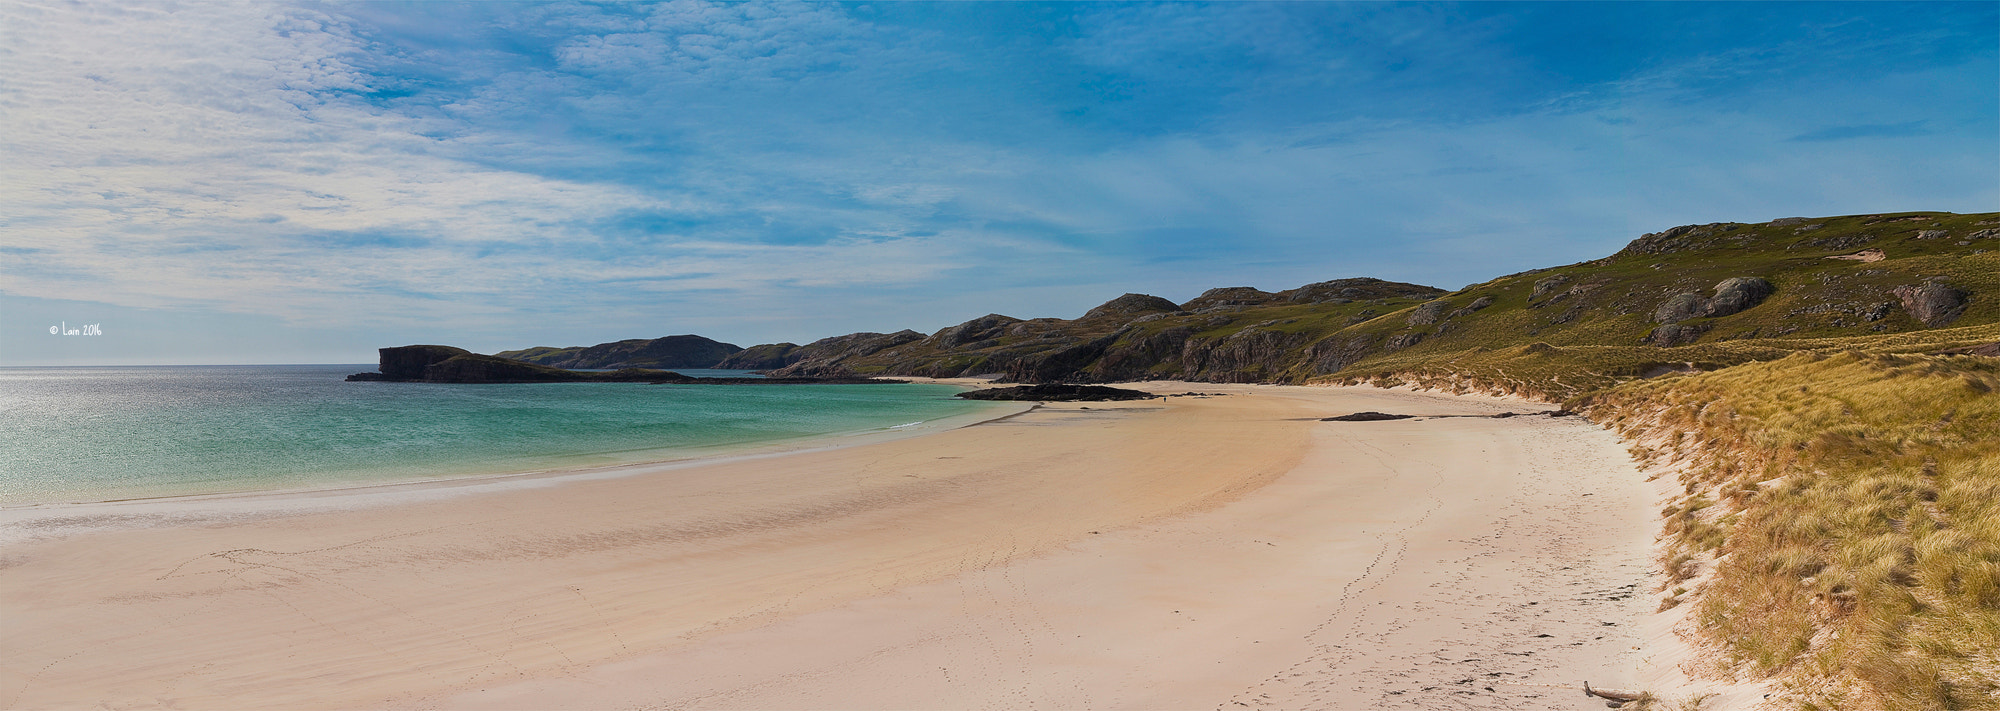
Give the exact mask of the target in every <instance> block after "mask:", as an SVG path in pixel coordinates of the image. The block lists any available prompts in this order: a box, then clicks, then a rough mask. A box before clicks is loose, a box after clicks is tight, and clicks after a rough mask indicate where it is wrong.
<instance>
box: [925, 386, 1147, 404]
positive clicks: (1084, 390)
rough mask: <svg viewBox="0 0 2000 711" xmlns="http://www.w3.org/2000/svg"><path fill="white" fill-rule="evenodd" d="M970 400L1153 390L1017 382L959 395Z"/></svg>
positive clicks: (1085, 398)
mask: <svg viewBox="0 0 2000 711" xmlns="http://www.w3.org/2000/svg"><path fill="white" fill-rule="evenodd" d="M958 397H962V398H965V399H967V400H1022V401H1034V402H1097V401H1102V400H1151V399H1153V398H1155V397H1159V396H1157V395H1154V394H1152V393H1149V392H1143V391H1139V390H1127V389H1125V388H1113V387H1106V386H1103V385H1064V384H1045V385H1017V386H1014V387H1011V388H990V389H986V390H972V391H968V392H962V393H959V394H958Z"/></svg>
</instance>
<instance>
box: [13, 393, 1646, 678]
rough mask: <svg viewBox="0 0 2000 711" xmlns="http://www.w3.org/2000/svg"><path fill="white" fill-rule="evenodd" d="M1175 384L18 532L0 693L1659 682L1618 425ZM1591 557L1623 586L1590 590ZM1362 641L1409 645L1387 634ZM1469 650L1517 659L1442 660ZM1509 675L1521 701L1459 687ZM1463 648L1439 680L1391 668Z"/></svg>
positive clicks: (1382, 396)
mask: <svg viewBox="0 0 2000 711" xmlns="http://www.w3.org/2000/svg"><path fill="white" fill-rule="evenodd" d="M1140 386H1141V387H1142V388H1144V389H1147V390H1150V391H1152V392H1156V393H1162V394H1166V393H1181V392H1184V391H1189V390H1193V391H1199V392H1220V393H1229V394H1227V395H1222V396H1217V397H1191V398H1180V397H1175V398H1169V399H1166V400H1148V401H1136V402H1129V403H1064V404H1061V405H1060V406H1051V407H1046V408H1041V409H1036V410H1033V411H1032V412H1027V411H1023V412H1017V413H1014V414H1012V415H1007V416H1004V417H1001V418H993V419H988V420H986V421H984V422H982V423H980V424H978V425H974V426H965V427H960V428H957V429H952V430H948V431H941V432H933V433H929V434H927V435H926V436H922V437H900V438H894V439H890V440H888V441H883V442H871V443H862V444H857V445H854V446H839V447H834V448H828V449H823V450H814V451H803V452H784V453H773V454H769V455H763V456H758V457H754V458H744V459H736V460H729V461H704V462H699V463H692V464H688V465H685V466H678V467H671V468H667V469H663V470H661V471H656V472H634V473H630V474H626V475H623V476H618V477H609V478H600V479H579V478H575V477H570V478H559V479H556V480H553V482H552V483H549V484H547V485H544V486H536V487H522V488H518V489H513V490H499V491H484V492H476V493H466V492H459V493H460V494H462V495H454V496H450V497H444V498H439V499H435V500H426V499H424V497H416V496H411V497H406V499H405V500H402V501H397V502H392V503H390V504H389V505H384V506H374V507H366V508H347V509H340V510H317V511H304V512H287V511H267V512H265V513H263V514H260V515H257V516H231V515H219V516H217V517H214V518H211V519H208V520H203V521H198V522H172V521H167V522H164V523H163V525H159V526H156V527H152V528H148V529H146V530H107V531H98V532H81V531H72V532H69V533H65V534H63V537H60V538H48V539H43V540H39V541H36V542H33V543H30V544H27V545H22V546H13V547H10V550H9V556H8V558H7V560H6V561H4V566H5V567H4V569H6V570H8V571H9V572H8V575H6V576H0V610H4V611H5V612H6V615H7V617H8V618H9V619H10V620H13V621H18V622H16V623H14V624H10V627H11V628H12V629H10V636H11V637H12V639H11V640H10V642H9V644H8V645H7V646H6V648H5V649H0V699H5V700H6V703H7V705H10V706H24V707H29V708H41V707H61V706H72V705H79V704H82V705H94V704H98V703H110V704H113V705H118V704H123V703H143V704H148V705H166V704H167V703H168V702H173V703H181V704H185V705H194V706H201V707H258V706H264V707H269V706H274V705H277V706H287V707H302V708H305V707H311V708H352V707H371V708H440V707H464V708H523V707H538V708H559V707H570V708H604V707H629V706H645V707H676V706H699V707H717V708H720V707H730V706H737V707H762V708H774V707H810V706H828V705H834V706H849V707H899V706H900V707H908V706H911V705H919V706H936V707H969V706H978V705H987V704H992V703H1002V704H1006V705H1016V706H1018V705H1022V704H1023V703H1026V704H1028V705H1032V704H1035V703H1059V704H1060V703H1067V704H1068V705H1071V706H1075V705H1078V704H1083V705H1089V706H1111V707H1147V706H1152V707H1157V706H1159V705H1161V704H1166V705H1169V706H1176V707H1179V706H1186V705H1189V704H1188V703H1185V702H1186V701H1187V700H1188V699H1193V698H1204V699H1209V700H1212V701H1213V703H1209V702H1206V701H1204V702H1202V703H1198V704H1195V705H1222V704H1225V703H1228V702H1230V700H1231V699H1236V700H1238V701H1240V702H1242V703H1244V704H1245V705H1251V706H1257V705H1269V704H1276V705H1277V706H1287V705H1301V704H1303V705H1311V704H1312V703H1324V702H1326V701H1328V700H1331V699H1345V700H1346V703H1351V704H1359V705H1367V706H1382V707H1394V706H1396V705H1399V704H1405V703H1406V702H1408V703H1415V702H1417V701H1418V700H1419V699H1422V698H1431V697H1435V699H1436V700H1439V701H1443V700H1445V699H1446V698H1449V699H1451V700H1453V702H1454V703H1459V704H1460V705H1464V706H1466V707H1469V708H1504V707H1508V706H1507V704H1514V705H1516V706H1518V705H1519V704H1521V703H1529V704H1542V705H1544V706H1546V705H1547V704H1548V703H1549V702H1550V701H1551V699H1550V698H1549V696H1548V695H1549V694H1551V693H1552V692H1553V690H1552V689H1547V688H1543V687H1541V686H1535V685H1536V684H1546V685H1550V686H1566V687H1569V688H1570V689H1572V691H1566V692H1563V693H1574V694H1575V697H1576V698H1577V699H1578V700H1580V701H1581V700H1583V698H1584V697H1582V695H1581V693H1580V692H1575V691H1573V689H1574V686H1572V685H1573V684H1575V683H1576V682H1579V681H1583V680H1586V679H1585V678H1557V677H1558V676H1560V675H1562V674H1566V673H1568V672H1571V671H1574V672H1578V673H1583V672H1589V673H1593V674H1598V673H1601V674H1605V675H1606V676H1601V677H1594V678H1588V679H1587V680H1589V681H1592V682H1593V683H1596V684H1599V685H1602V686H1618V685H1627V684H1630V683H1632V682H1636V681H1638V680H1639V679H1638V678H1637V676H1636V675H1637V672H1638V665H1639V664H1640V660H1639V658H1638V657H1637V656H1635V654H1634V652H1636V651H1638V650H1632V649H1625V650H1624V651H1617V650H1618V649H1621V648H1619V647H1617V646H1616V645H1621V644H1622V645H1624V646H1625V647H1637V646H1639V644H1640V641H1639V640H1638V639H1637V638H1636V637H1634V636H1633V635H1635V634H1636V633H1637V632H1638V628H1639V625H1638V624H1636V623H1637V622H1638V621H1639V619H1640V618H1641V617H1643V613H1650V612H1651V606H1650V604H1649V603H1650V596H1649V595H1647V594H1645V593H1646V592H1648V591H1646V590H1641V591H1640V594H1637V595H1633V594H1630V593H1631V590H1633V589H1635V588H1636V587H1638V586H1641V585H1643V584H1644V583H1645V581H1646V579H1647V576H1648V575H1649V574H1650V573H1649V572H1648V571H1649V570H1650V565H1649V564H1648V559H1649V557H1650V553H1651V548H1650V543H1651V535H1652V532H1653V530H1652V525H1653V519H1652V516H1651V512H1650V511H1649V509H1650V507H1651V500H1650V498H1649V497H1648V496H1647V495H1645V494H1644V493H1643V492H1642V489H1643V487H1644V484H1643V482H1641V481H1639V477H1637V476H1631V475H1632V474H1634V473H1635V471H1634V470H1633V468H1632V465H1631V463H1630V462H1629V461H1628V460H1626V459H1625V457H1624V455H1623V451H1622V447H1621V445H1620V444H1619V443H1618V441H1617V439H1616V438H1615V437H1613V436H1611V435H1610V434H1609V433H1608V432H1605V431H1603V430H1602V429H1600V428H1597V427H1595V426H1594V425H1588V424H1587V423H1582V422H1578V421H1576V420H1573V419H1568V418H1564V419H1562V420H1556V419H1551V418H1519V417H1517V418H1507V419H1488V418H1417V419H1412V420H1403V421H1394V422H1363V423H1339V422H1319V421H1318V418H1319V417H1325V416H1330V415H1338V414H1345V413H1346V412H1351V411H1358V410H1362V409H1375V410H1384V409H1387V410H1391V411H1393V409H1394V408H1398V407H1400V408H1403V411H1405V412H1411V413H1421V412H1431V413H1437V412H1441V411H1442V410H1441V409H1440V406H1441V405H1443V404H1446V403H1449V404H1450V407H1449V408H1448V409H1449V410H1451V411H1464V410H1471V411H1476V412H1488V413H1491V412H1499V411H1503V410H1508V409H1518V408H1519V407H1520V405H1521V404H1523V403H1525V402H1526V401H1524V400H1519V399H1497V398H1485V397H1477V396H1444V395H1433V394H1423V393H1410V392H1398V391H1390V390H1380V389H1375V388H1325V387H1295V386H1269V385H1218V384H1214V383H1144V384H1140ZM1022 405H1023V407H1022V409H1023V410H1026V404H1025V403H1024V404H1022ZM1482 450H1490V451H1482ZM666 471H671V472H672V474H670V475H669V474H666V473H665V472H666ZM1621 482H1623V483H1621ZM556 483H560V485H556ZM1626 484H1629V486H1626ZM1586 489H1589V490H1586ZM1585 496H1595V497H1608V498H1595V499H1585V498H1582V497H1585ZM1614 500H1615V501H1614ZM155 523H161V522H157V521H156V522H155ZM1607 527H1608V528H1607ZM1607 530H1615V531H1622V533H1618V534H1617V535H1613V536H1610V537H1608V538H1606V537H1605V536H1604V535H1600V534H1603V533H1604V532H1605V531H1607ZM1605 551H1611V553H1609V554H1607V553H1605ZM1550 556H1555V557H1553V558H1551V557H1550ZM1613 559H1616V560H1613ZM1579 577H1583V578H1585V580H1586V581H1588V582H1590V583H1591V587H1590V590H1591V591H1596V592H1592V594H1589V595H1577V594H1574V593H1578V592H1584V591H1579V590H1570V589H1568V587H1569V584H1572V583H1578V582H1582V581H1578V580H1576V578H1579ZM1627 578H1629V579H1630V580H1631V582H1623V583H1619V584H1616V585H1612V584H1610V582H1611V581H1612V580H1621V581H1622V580H1625V579H1627ZM1600 583H1602V584H1600ZM1621 586H1622V587H1621ZM1598 588H1602V590H1598ZM1156 606H1157V607H1161V608H1162V609H1159V610H1155V609H1153V608H1154V607H1156ZM224 611H226V613H225V612H224ZM1183 613H1185V614H1183ZM1413 615H1414V617H1413ZM1579 616H1583V617H1596V618H1601V619H1597V620H1591V621H1588V622H1577V621H1576V620H1578V619H1581V617H1579ZM163 620H164V621H167V622H166V623H165V624H162V622H161V621H163ZM1598 622H1614V623H1615V624H1614V625H1612V626H1600V625H1598ZM1614 628H1615V629H1614ZM1530 629H1533V630H1535V631H1536V632H1534V633H1530V632H1529V630H1530ZM1606 630H1610V631H1611V632H1609V633H1607V632H1606ZM1336 631H1337V633H1336ZM1535 634H1543V635H1549V637H1542V638H1537V637H1536V636H1535ZM1555 637H1561V644H1556V643H1554V642H1548V641H1547V640H1549V639H1553V638H1555ZM1591 637H1595V638H1596V639H1590V638H1591ZM1607 639H1609V640H1610V641H1606V640H1607ZM1075 640H1086V641H1084V642H1078V641H1075ZM1353 640H1374V641H1375V643H1374V644H1371V646H1370V651H1369V652H1367V653H1362V654H1359V655H1358V656H1357V653H1355V652H1352V651H1347V650H1346V648H1347V647H1350V646H1351V645H1352V641H1353ZM1538 640H1539V641H1538ZM1627 643H1629V644H1627ZM1538 644H1539V645H1541V646H1539V647H1538V646H1536V645H1538ZM167 650H173V651H171V652H169V651H167ZM300 650H306V651H300ZM1447 651H1448V653H1449V654H1450V655H1455V656H1456V657H1457V658H1464V659H1468V660H1471V659H1478V660H1480V661H1477V662H1453V663H1451V664H1444V665H1443V666H1442V667H1441V668H1436V667H1439V665H1440V664H1441V662H1440V661H1439V660H1441V659H1443V657H1439V656H1437V655H1439V654H1445V653H1447ZM1516 653H1518V654H1521V655H1522V656H1520V657H1518V658H1516V657H1512V656H1510V655H1512V654H1516ZM299 655H303V656H304V657H305V658H298V657H299ZM1426 658H1431V659H1430V660H1429V661H1424V660H1425V659H1426ZM937 660H956V662H954V663H950V664H945V665H944V666H945V667H947V668H949V669H955V670H957V671H956V672H955V674H954V673H952V672H943V673H940V672H939V671H938V668H939V665H938V664H933V663H932V662H933V661H937ZM1513 662H1520V663H1518V664H1517V663H1513ZM1473 667H1476V668H1478V669H1479V670H1480V671H1478V674H1481V675H1485V674H1492V675H1494V676H1491V677H1484V678H1490V679H1492V680H1493V681H1494V683H1493V688H1494V689H1497V690H1498V691H1485V690H1484V689H1483V687H1480V688H1475V689H1474V690H1473V691H1474V693H1475V695H1474V696H1463V695H1460V694H1458V693H1457V692H1461V691H1467V689H1466V688H1465V685H1463V684H1457V683H1455V682H1457V681H1458V680H1459V679H1460V678H1466V677H1463V676H1453V678H1451V679H1444V678H1443V676H1450V675H1454V674H1459V673H1460V672H1466V671H1471V668H1473ZM982 669H983V670H987V672H991V673H985V672H980V671H979V670H982ZM1287 670H1289V671H1287ZM1398 670H1400V671H1398ZM697 672H699V673H697ZM1431 673H1436V674H1443V676H1439V677H1438V681H1439V682H1440V683H1439V684H1431V685H1429V686H1431V687H1432V688H1431V689H1425V688H1423V687H1424V686H1425V685H1423V684H1417V685H1412V686H1409V687H1408V688H1388V686H1384V684H1389V685H1394V683H1401V681H1402V680H1404V679H1407V678H1408V677H1409V676H1410V675H1412V674H1415V675H1419V676H1421V675H1423V674H1431ZM981 674H984V676H981ZM1356 674H1361V675H1362V676H1365V677H1368V678H1367V679H1363V678H1361V677H1356V676H1355V675H1356ZM967 675H972V676H967ZM1399 675H1400V676H1399ZM1371 679H1372V681H1371ZM1392 682H1393V683H1392ZM1509 684H1512V685H1511V686H1510V685H1509ZM1371 685H1372V686H1371ZM1337 687H1339V688H1345V690H1341V691H1338V693H1335V691H1334V690H1335V689H1336V688H1337ZM1348 687H1351V688H1348ZM893 689H904V690H905V692H896V693H909V694H919V696H917V697H908V696H903V697H898V696H895V695H894V694H893V693H889V692H888V691H886V690H893ZM1253 692H1254V693H1253ZM1392 692H1395V693H1392ZM885 694H887V695H885ZM1021 694H1027V696H1021ZM1246 694H1247V695H1246ZM1328 694H1333V695H1332V696H1329V695H1328ZM1284 698H1289V699H1292V700H1293V703H1289V704H1288V703H1285V702H1276V701H1271V699H1284ZM1312 699H1319V700H1320V701H1319V702H1312V701H1311V700H1312ZM1530 699H1537V700H1535V701H1530ZM1169 701H1178V702H1176V703H1167V702H1169ZM1017 702H1020V703H1017ZM1467 704H1470V705H1467ZM1337 707H1338V706H1337ZM1578 707H1579V708H1582V707H1585V706H1583V705H1579V706H1578Z"/></svg>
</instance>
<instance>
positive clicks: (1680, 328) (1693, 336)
mask: <svg viewBox="0 0 2000 711" xmlns="http://www.w3.org/2000/svg"><path fill="white" fill-rule="evenodd" d="M1709 328H1711V326H1710V325H1709V324H1705V323H1663V324H1660V325H1659V326H1657V327H1655V328H1654V329H1653V331H1652V332H1651V333H1648V334H1646V342H1647V343H1651V344H1653V345H1656V346H1659V347H1661V348H1671V347H1673V346H1679V345H1686V344H1689V343H1693V342H1695V341H1696V340H1699V339H1700V338H1701V334H1704V333H1707V332H1708V329H1709Z"/></svg>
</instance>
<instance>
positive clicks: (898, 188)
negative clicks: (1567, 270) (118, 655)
mask: <svg viewBox="0 0 2000 711" xmlns="http://www.w3.org/2000/svg"><path fill="white" fill-rule="evenodd" d="M1940 17H1943V18H1944V20H1946V21H1940V19H1939V18H1940ZM1994 21H1995V19H1994V9H1993V7H1992V6H1991V5H1990V4H1984V3H1963V4H1953V3H1933V4H1928V5H1926V6H1925V7H1924V11H1923V12H1921V13H1917V12H1914V11H1911V10H1909V8H1905V7H1903V6H1878V5H1867V6H1860V5H1854V6H1850V5H1830V6H1829V5H1762V4H1749V5H1730V6H1707V5H1703V6H1682V5H1643V6H1642V5H1603V6H1599V5H1592V6H1573V5H1554V6H1552V5H1539V4H1480V5H1467V6H1453V5H1426V6H1396V5H1368V4H1360V5H1351V4H1217V5H1202V4H1184V3H1175V4H1161V5H1123V4H1120V5H1093V4H1086V5H1067V4H1059V5H1042V4H954V5H904V4H887V5H881V6H875V5H828V4H809V5H798V4H784V3H729V4H710V3H700V2H691V1H688V0H678V1H676V2H669V3H660V4H615V5H568V4H562V5H558V4H534V5H516V4H473V5H442V4H417V5H385V4H359V5H348V4H319V3H296V4H263V5H244V4H174V5H166V4H159V5H151V4H139V5H133V4H102V5H93V4H88V3H59V2H36V1H34V0H28V1H25V2H17V3H12V4H9V5H6V6H4V7H0V152H4V154H5V155H6V156H7V161H6V165H5V167H4V168H0V275H4V279H5V281H4V282H0V291H4V293H5V294H8V295H12V296H16V297H23V298H33V299H45V300H64V299H85V300H88V301H94V302H97V303H102V304H106V305H110V306H117V307H121V308H136V309H156V310H157V309H180V310H185V311H188V312H190V313H202V314H223V315H228V314H236V315H240V316H242V317H243V318H252V317H254V318H257V319H261V320H259V321H258V323H266V322H268V321H269V320H272V319H275V320H276V321H277V322H280V323H285V324H290V326H292V327H297V328H325V329H331V330H341V331H342V332H349V331H355V332H367V333H371V334H378V335H379V337H380V338H383V339H387V340H397V339H399V338H407V339H409V340H435V339H432V338H430V336H432V335H436V334H433V333H431V332H429V331H427V330H426V329H428V328H432V327H433V326H434V325H435V324H438V323H441V322H449V323H451V324H453V325H452V328H453V329H454V330H452V331H451V332H450V334H448V335H450V336H451V337H452V338H459V339H464V340H463V342H465V343H467V344H468V345H472V344H476V343H492V344H494V346H495V347H508V346H519V345H526V343H527V342H536V343H543V344H568V343H584V342H594V340H593V339H595V340H608V339H610V338H619V337H632V336H637V335H647V334H649V333H652V331H653V330H660V331H663V332H664V331H668V330H671V331H677V332H678V331H684V330H701V331H703V332H705V333H709V334H710V335H714V336H717V337H721V338H726V339H733V340H738V341H743V342H758V341H768V340H780V339H784V340H802V339H810V338H815V337H819V336H824V335H832V334H834V333H840V332H845V331H848V330H860V329H872V330H879V329H886V328H901V327H905V326H916V327H936V326H942V325H946V324H949V323H953V322H956V321H959V320H963V319H964V318H968V317H971V316H976V315H979V314H982V313H985V312H986V311H990V310H994V309H1000V310H1005V311H1010V312H1013V313H1014V315H1018V316H1036V315H1045V314H1064V315H1074V314H1076V313H1080V312H1081V311H1082V310H1083V309H1085V308H1088V307H1089V306H1090V305H1092V304H1093V303H1094V302H1095V301H1098V300H1101V299H1103V298H1107V297H1109V296H1112V295H1115V294H1117V293H1121V292H1123V291H1128V290H1129V291H1151V292H1156V293H1162V294H1163V295H1166V296H1169V297H1171V298H1186V297H1188V296H1192V295H1193V293H1195V292H1197V291H1199V290H1200V289H1202V288H1206V287H1209V286H1219V285H1233V284H1249V285H1257V286H1263V287H1266V288H1283V287H1289V286H1294V285H1296V284H1298V283H1303V282H1305V281H1314V280H1319V279H1325V278H1333V277H1340V276H1358V275H1369V276H1381V277H1385V278H1397V279H1405V280H1413V281H1422V282H1428V283H1435V284H1440V285H1444V286H1456V285H1457V284H1461V283H1464V282H1467V281H1471V280H1474V279H1480V278H1484V277H1487V276H1490V275H1492V274H1494V273H1499V272H1504V271H1512V270H1517V269H1521V268H1528V267H1534V266H1544V265H1546V264H1549V263H1561V262H1568V261H1576V260H1578V259H1584V258H1590V257H1595V256H1599V255H1601V254H1603V253H1606V252H1609V251H1611V250H1613V249H1615V248H1616V247H1617V245H1618V244H1620V243H1622V242H1623V241H1625V240H1627V239H1630V238H1631V237H1632V236H1634V235H1636V234H1638V233H1640V232H1645V231H1652V230H1657V229H1660V228H1662V227H1665V226H1669V225H1671V224H1679V223H1682V222H1705V221H1714V220H1724V219H1735V220H1750V219H1764V218H1768V217H1774V216H1779V215H1785V214H1835V213H1851V212H1862V211H1874V210H1893V209H1955V210H1986V209H1993V205H1994V204H1995V203H1996V202H2000V170H1996V169H1995V168H1994V167H1993V166H1994V164H1995V163H1996V161H1995V160H1994V158H1995V157H1996V152H2000V147H1996V140H1995V135H1996V134H2000V130H1996V128H1995V127H1996V125H2000V118H1996V116H1995V114H1996V110H1995V108H1994V107H1995V106H1996V105H2000V96H1996V94H2000V89H1996V88H1995V87H1996V84H2000V82H1996V81H1994V80H1995V79H1996V76H1997V75H2000V60H1996V54H2000V52H1996V48H1995V44H1996V43H2000V42H1997V41H1996V40H1995V39H1994V38H1993V37H1991V36H1990V33H1983V32H1980V31H1977V28H1980V27H1991V26H1992V25H1993V23H1994ZM1982 23H1983V24H1982ZM1965 28H1972V29H1965ZM1579 38H1582V39H1579ZM1827 107H1838V111H1837V112H1834V113H1831V114H1830V113H1829V112H1828V110H1827ZM1887 139H1894V141H1888V140H1887ZM634 329H637V330H634ZM653 335H659V334H653ZM420 336H421V337H422V338H419V337H420ZM371 337H375V336H371ZM360 345H365V346H366V347H367V348H372V347H374V346H376V345H381V344H380V343H367V344H360ZM364 352H365V351H364Z"/></svg>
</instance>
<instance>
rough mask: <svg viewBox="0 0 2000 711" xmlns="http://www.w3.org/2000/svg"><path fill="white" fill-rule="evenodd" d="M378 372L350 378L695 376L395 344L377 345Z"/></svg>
mask: <svg viewBox="0 0 2000 711" xmlns="http://www.w3.org/2000/svg"><path fill="white" fill-rule="evenodd" d="M379 351H380V353H381V366H380V368H381V372H379V373H356V374H354V375H350V376H347V379H348V380H351V381H391V382H423V383H564V382H580V381H612V382H649V383H686V382H694V381H696V380H697V379H696V378H691V377H688V376H685V375H682V374H680V373H674V372H669V371H665V370H647V369H644V368H626V369H622V370H617V371H614V372H609V373H578V372H575V371H569V370H563V369H561V368H551V367H549V366H546V365H539V364H535V363H524V362H521V361H518V360H513V359H510V358H501V357H499V356H490V355H480V354H478V353H473V352H471V351H468V350H465V349H463V348H453V347H451V346H399V347H395V348H382V349H379Z"/></svg>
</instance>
